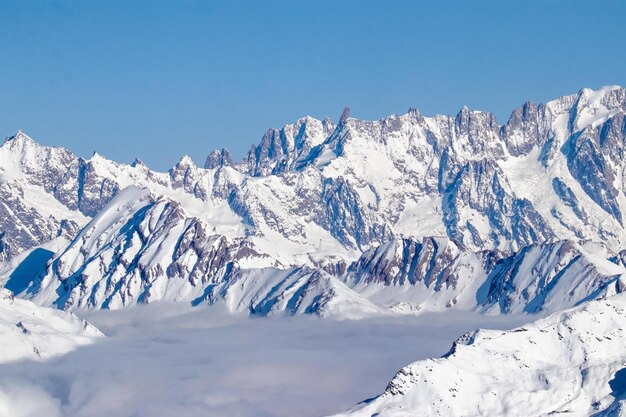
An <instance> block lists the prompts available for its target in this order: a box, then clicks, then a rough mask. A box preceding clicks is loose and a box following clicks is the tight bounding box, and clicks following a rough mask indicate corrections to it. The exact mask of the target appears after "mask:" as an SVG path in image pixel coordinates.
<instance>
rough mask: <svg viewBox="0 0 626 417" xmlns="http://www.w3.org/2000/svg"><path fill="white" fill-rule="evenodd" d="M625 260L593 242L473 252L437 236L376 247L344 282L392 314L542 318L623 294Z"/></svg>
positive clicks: (393, 242)
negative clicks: (458, 312) (456, 311)
mask: <svg viewBox="0 0 626 417" xmlns="http://www.w3.org/2000/svg"><path fill="white" fill-rule="evenodd" d="M620 260H621V258H620V257H619V256H618V255H616V254H614V253H613V252H611V251H610V250H608V249H607V248H606V247H604V246H603V245H600V244H593V243H589V242H586V243H585V242H583V243H575V242H572V241H555V242H545V243H541V244H533V245H530V246H526V247H524V248H522V249H521V250H520V251H518V252H515V253H512V254H506V253H503V252H500V251H480V252H472V251H469V250H467V249H463V248H462V247H461V246H459V244H458V243H455V242H454V241H451V240H449V239H447V238H432V237H430V238H425V239H423V240H422V241H414V240H411V239H401V240H392V241H390V242H387V243H385V244H384V245H381V246H379V247H377V248H375V249H370V250H368V251H366V252H365V253H363V255H362V256H361V257H360V258H359V259H358V260H357V261H355V262H354V263H352V264H351V265H350V266H349V267H348V268H347V271H346V273H345V274H344V275H343V279H344V281H345V282H346V283H347V284H348V286H350V287H351V288H352V289H353V290H355V291H357V292H359V293H361V294H362V295H365V296H366V297H367V298H368V299H370V300H372V301H374V302H376V303H379V304H382V305H383V306H387V307H390V308H391V309H392V310H398V309H399V310H407V309H408V310H409V311H420V310H437V309H441V308H451V307H454V308H460V309H467V310H477V311H491V312H497V313H505V314H506V313H522V312H525V313H538V312H551V311H558V310H559V309H563V308H569V307H572V306H574V305H577V304H579V303H581V302H583V301H586V300H588V299H593V298H597V297H601V296H605V295H607V294H614V293H619V292H622V291H623V285H624V282H625V281H624V279H626V278H625V277H626V275H624V274H626V269H625V268H624V266H623V264H622V262H621V261H620ZM403 287H404V288H403ZM407 287H409V288H410V290H407Z"/></svg>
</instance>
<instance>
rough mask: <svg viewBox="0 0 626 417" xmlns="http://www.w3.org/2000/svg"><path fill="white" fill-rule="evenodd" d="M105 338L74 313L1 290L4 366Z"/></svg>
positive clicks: (0, 356)
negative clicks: (41, 305)
mask: <svg viewBox="0 0 626 417" xmlns="http://www.w3.org/2000/svg"><path fill="white" fill-rule="evenodd" d="M102 336H103V335H102V333H100V331H99V330H98V329H96V328H95V327H93V326H92V325H91V324H89V323H87V322H86V321H84V320H81V319H79V318H78V317H76V316H75V315H73V314H70V313H66V312H63V311H59V310H54V309H50V308H44V307H39V306H37V305H35V304H33V303H32V302H30V301H26V300H20V299H17V298H15V297H14V296H13V293H11V291H9V290H7V289H4V288H0V340H2V344H0V363H4V362H9V361H15V360H19V359H35V360H41V359H46V358H50V357H52V356H56V355H61V354H63V353H66V352H69V351H70V350H72V349H75V348H76V347H78V346H81V345H86V344H89V343H92V342H93V341H94V340H95V339H97V338H99V337H102Z"/></svg>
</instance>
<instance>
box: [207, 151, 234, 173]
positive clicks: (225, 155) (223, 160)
mask: <svg viewBox="0 0 626 417" xmlns="http://www.w3.org/2000/svg"><path fill="white" fill-rule="evenodd" d="M234 164H235V163H234V161H233V158H232V156H231V155H230V152H228V150H227V149H222V150H221V151H218V150H214V151H211V153H210V154H209V156H207V158H206V162H205V163H204V168H206V169H214V168H219V167H223V166H227V167H228V166H232V165H234Z"/></svg>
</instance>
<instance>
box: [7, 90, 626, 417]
mask: <svg viewBox="0 0 626 417" xmlns="http://www.w3.org/2000/svg"><path fill="white" fill-rule="evenodd" d="M625 145H626V89H624V88H621V87H617V86H614V87H604V88H601V89H599V90H597V91H593V90H590V89H583V90H581V91H579V92H578V93H577V94H573V95H569V96H564V97H560V98H557V99H555V100H553V101H549V102H547V103H543V104H535V103H531V102H528V103H525V104H524V105H523V106H521V107H519V108H517V109H515V110H514V111H513V112H512V114H511V117H510V118H509V120H508V121H507V122H506V123H505V124H503V125H501V124H499V123H498V122H497V120H496V118H495V116H494V115H493V114H491V113H486V112H480V111H471V110H469V109H468V108H466V107H464V108H462V109H461V111H460V112H459V113H458V114H457V115H456V116H442V115H437V116H433V117H425V116H423V115H421V114H420V113H419V111H417V110H416V109H409V111H408V112H407V113H405V114H402V115H391V116H389V117H386V118H384V119H380V120H377V121H367V120H358V119H355V118H352V117H350V111H349V109H345V110H344V112H343V113H342V115H341V117H340V118H339V120H338V121H337V122H336V123H334V122H333V121H331V120H330V119H328V118H326V119H324V120H317V119H314V118H311V117H305V118H302V119H299V120H297V121H296V122H295V123H294V124H290V125H286V126H284V127H283V128H281V129H269V130H268V131H267V132H266V133H265V134H264V135H263V137H262V139H261V141H260V143H259V144H258V145H253V146H252V147H251V149H250V151H249V152H248V154H247V155H246V156H245V158H243V160H242V161H240V162H236V161H235V160H234V159H233V158H232V156H231V155H230V153H229V152H228V151H227V150H226V149H221V150H215V151H212V152H210V153H209V155H208V157H207V158H206V162H205V164H204V166H203V167H199V166H197V165H196V164H195V163H194V162H193V161H192V160H191V158H189V157H188V156H184V157H182V158H181V159H180V161H179V162H178V163H177V164H176V165H175V166H174V167H172V168H171V169H170V170H169V171H168V172H156V171H153V170H151V169H150V168H148V167H147V166H146V165H145V164H143V163H142V162H141V161H139V160H135V162H133V163H132V164H130V165H127V164H122V163H117V162H114V161H110V160H108V159H106V158H104V157H102V156H100V155H98V154H94V155H93V156H92V157H91V158H89V159H85V158H81V157H78V156H76V155H75V154H73V153H72V152H71V151H69V150H67V149H64V148H58V147H47V146H43V145H41V144H39V143H37V142H36V141H34V140H33V139H31V138H30V137H29V136H27V135H26V134H25V133H23V132H21V131H20V132H18V133H17V134H16V135H14V136H12V137H10V138H8V139H6V140H5V142H4V143H3V144H2V146H0V286H2V287H4V288H0V291H2V292H1V293H0V309H2V311H3V314H2V315H3V317H6V320H4V321H3V322H2V323H0V325H1V326H0V331H2V332H3V333H4V334H6V335H10V337H13V338H16V339H15V340H16V341H14V343H12V344H13V345H15V346H22V347H23V349H22V347H20V348H19V349H17V348H16V350H15V351H5V352H4V355H3V356H2V357H6V358H8V359H6V360H13V359H14V358H23V357H35V356H37V357H44V356H46V355H45V354H44V353H43V352H47V351H49V355H53V354H57V353H61V352H62V351H65V350H68V349H71V348H72V347H74V346H77V345H80V344H84V343H89V342H90V341H92V340H95V338H97V337H99V336H101V334H100V333H99V332H98V331H97V330H96V329H95V328H92V327H90V325H89V324H88V323H86V322H83V321H80V319H78V318H76V317H74V316H72V315H71V314H70V313H66V312H62V311H57V310H71V311H88V310H93V309H121V308H126V307H129V306H133V305H136V304H143V303H150V302H155V301H169V302H182V303H187V304H191V305H193V306H196V305H201V304H223V305H224V306H225V307H226V308H227V310H229V311H231V312H243V313H247V314H250V315H260V316H265V315H294V314H315V315H319V316H324V317H335V318H342V319H345V318H361V317H367V316H376V315H392V314H420V313H422V312H428V311H441V310H446V309H459V310H464V311H477V312H480V313H485V314H510V313H528V314H535V313H539V314H544V315H545V314H549V313H554V314H553V315H551V316H549V317H547V318H545V319H542V320H539V321H537V322H535V323H533V324H531V325H528V326H525V327H522V328H519V329H516V330H513V331H509V332H497V331H483V330H480V331H477V332H473V333H470V334H467V335H465V336H463V337H462V338H461V339H459V340H458V341H457V342H455V344H454V345H453V348H452V350H451V351H450V352H449V353H448V354H447V355H445V356H444V357H443V358H441V359H437V360H427V361H421V362H416V363H414V364H412V365H409V366H408V367H406V368H404V369H402V370H401V371H400V372H398V374H397V375H396V377H394V378H393V380H392V381H391V382H390V383H389V386H388V387H387V389H386V390H385V392H384V393H383V394H381V395H380V396H378V397H376V398H374V399H372V400H368V401H366V402H364V403H362V404H359V405H357V406H356V407H355V408H354V409H353V410H351V411H349V412H348V413H347V414H342V415H354V416H361V415H362V416H373V415H376V416H381V417H383V416H397V417H400V416H408V415H415V413H418V414H420V415H464V416H465V415H522V414H523V415H537V416H538V415H552V414H556V413H565V414H568V413H569V414H571V415H590V414H593V413H596V415H598V416H600V415H606V416H609V415H624V411H623V398H624V393H625V392H626V391H624V386H625V382H624V381H626V379H624V376H623V374H624V372H623V367H624V363H625V362H624V355H622V354H621V353H620V352H621V349H620V348H621V343H622V342H623V341H622V337H623V332H624V330H623V325H622V321H623V314H624V300H626V298H624V297H625V296H624V295H623V294H622V293H623V292H624V289H625V288H626V250H625V249H626V248H625V247H624V241H625V239H626V230H625V229H624V219H625V214H626V197H625V193H626V181H625V179H624V178H625V170H624V168H625V167H626V166H625V163H624V152H625ZM13 294H15V297H14V295H13ZM50 307H52V308H54V309H56V310H54V309H50ZM24 315H26V316H29V317H30V316H33V319H32V320H30V321H28V322H27V321H24V320H18V319H17V318H19V317H21V316H24ZM36 317H41V319H40V320H39V319H37V318H36ZM37 320H39V321H37ZM13 322H16V323H17V324H16V323H13ZM59 329H60V330H59ZM38 332H39V333H41V334H43V336H41V335H40V334H39V333H38ZM55 332H56V333H55ZM59 332H67V333H68V335H71V337H70V336H68V338H67V339H66V342H67V343H66V344H64V345H63V346H61V347H62V348H61V347H60V348H59V349H56V350H55V348H54V346H57V347H58V346H60V345H58V344H57V342H54V340H56V339H54V337H55V336H54V335H55V334H58V333H59ZM11 340H13V339H11ZM33 341H35V342H33ZM50 341H53V342H50ZM48 342H50V343H52V344H49V343H48ZM0 359H1V358H0ZM477 372H480V373H479V374H477ZM477 378H478V379H480V381H487V382H486V383H481V384H477V383H476V381H477ZM477 399H479V400H477ZM529 404H532V407H531V408H528V405H529Z"/></svg>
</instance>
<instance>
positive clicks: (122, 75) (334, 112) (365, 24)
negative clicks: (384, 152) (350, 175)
mask: <svg viewBox="0 0 626 417" xmlns="http://www.w3.org/2000/svg"><path fill="white" fill-rule="evenodd" d="M0 19H1V21H0V57H1V58H2V63H1V65H0V94H1V100H0V134H2V137H6V136H9V135H11V134H13V133H14V132H15V131H16V130H17V129H18V128H21V129H23V130H24V131H26V132H27V133H28V134H30V135H31V136H33V137H34V138H35V139H37V140H39V141H40V142H42V143H45V144H53V145H60V146H66V147H68V148H70V149H71V150H73V151H74V152H76V153H77V154H79V155H82V156H89V155H91V152H92V151H93V150H97V151H98V152H99V153H101V154H103V155H105V156H107V157H109V158H112V159H115V160H118V161H121V162H130V161H132V159H134V158H135V157H139V158H140V159H142V160H143V161H144V162H146V163H147V164H148V165H149V166H151V167H153V168H156V169H159V170H165V169H167V168H169V167H170V166H171V165H173V164H174V163H175V162H176V161H177V160H178V159H179V157H180V156H181V155H182V154H185V153H187V154H189V155H191V156H192V157H193V158H194V160H195V161H196V162H197V163H199V164H202V163H203V162H204V158H205V156H206V154H207V153H208V152H209V151H210V150H211V149H213V148H220V147H227V148H229V149H231V150H232V151H233V153H234V155H235V156H237V157H241V156H243V154H244V153H245V152H246V151H247V149H249V147H250V144H252V143H256V142H258V140H259V139H260V137H261V136H262V134H263V132H264V131H265V130H266V129H267V128H268V127H271V126H282V125H283V124H285V123H288V122H292V121H294V120H296V119H297V118H298V117H301V116H304V115H307V114H308V115H312V116H314V117H320V118H321V117H324V116H326V115H328V116H330V117H331V118H333V119H335V120H336V119H337V118H338V117H339V115H340V114H341V110H342V108H343V107H344V106H345V105H349V106H350V107H351V108H352V115H353V116H354V117H358V118H367V119H378V118H381V117H384V116H386V115H389V114H392V113H403V112H405V111H406V110H407V109H408V107H410V106H413V107H417V108H419V109H420V111H421V112H422V113H423V114H426V115H431V114H435V113H446V114H456V113H457V111H458V109H459V108H460V107H461V106H462V105H464V104H465V105H468V106H469V107H471V108H474V109H480V110H489V111H492V112H494V113H495V114H496V116H497V117H498V120H499V121H500V123H503V122H504V121H506V119H507V118H508V116H509V114H510V112H511V110H512V109H513V108H514V107H515V106H518V105H520V104H522V103H523V102H524V101H526V100H533V101H545V100H548V99H551V98H554V97H557V96H559V95H563V94H568V93H573V92H576V91H577V90H579V89H580V88H581V87H585V86H588V87H592V88H597V87H600V86H602V85H608V84H620V85H626V52H625V51H626V2H625V1H623V0H611V1H609V0H594V1H576V0H563V1H557V0H536V1H503V0H499V1H489V0H481V1H479V0H475V1H469V0H468V1H445V0H437V1H421V2H420V1H415V2H405V1H389V2H382V1H380V2H372V1H367V0H359V1H335V2H331V1H324V0H317V1H257V2H252V1H245V2H244V1H228V2H227V1H223V2H222V1H191V0H187V1H150V2H148V1H144V2H139V1H115V0H112V1H93V0H92V1H55V2H52V1H50V2H43V1H21V0H19V1H3V0H0Z"/></svg>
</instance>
